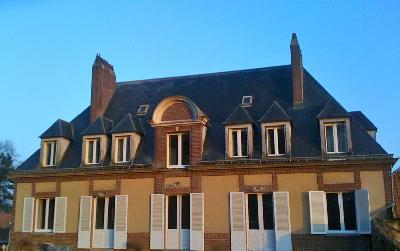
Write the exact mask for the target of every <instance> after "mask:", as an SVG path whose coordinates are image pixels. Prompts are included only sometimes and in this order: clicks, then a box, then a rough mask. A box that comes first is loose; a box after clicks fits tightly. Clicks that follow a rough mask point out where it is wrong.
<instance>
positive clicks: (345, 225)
mask: <svg viewBox="0 0 400 251" xmlns="http://www.w3.org/2000/svg"><path fill="white" fill-rule="evenodd" d="M326 204H327V213H328V231H331V232H347V231H357V217H356V207H355V196H354V191H351V192H338V193H326Z"/></svg>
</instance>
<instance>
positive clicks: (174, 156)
mask: <svg viewBox="0 0 400 251" xmlns="http://www.w3.org/2000/svg"><path fill="white" fill-rule="evenodd" d="M167 145H168V147H167V151H168V152H167V156H168V160H167V161H168V167H169V168H182V167H185V166H187V165H189V164H190V134H189V133H173V134H168V143H167Z"/></svg>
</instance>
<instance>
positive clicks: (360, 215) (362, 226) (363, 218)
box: [355, 189, 371, 234]
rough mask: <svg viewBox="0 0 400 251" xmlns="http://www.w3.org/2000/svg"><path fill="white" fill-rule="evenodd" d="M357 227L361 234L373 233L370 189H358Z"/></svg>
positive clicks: (356, 193) (356, 194) (356, 198)
mask: <svg viewBox="0 0 400 251" xmlns="http://www.w3.org/2000/svg"><path fill="white" fill-rule="evenodd" d="M355 201H356V210H357V229H358V233H360V234H370V233H371V216H370V212H369V195H368V190H367V189H363V190H356V191H355Z"/></svg>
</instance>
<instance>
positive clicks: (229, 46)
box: [0, 0, 400, 160]
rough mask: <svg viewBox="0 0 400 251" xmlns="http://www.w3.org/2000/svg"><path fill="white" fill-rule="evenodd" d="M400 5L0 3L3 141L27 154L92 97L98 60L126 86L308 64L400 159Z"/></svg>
mask: <svg viewBox="0 0 400 251" xmlns="http://www.w3.org/2000/svg"><path fill="white" fill-rule="evenodd" d="M399 20H400V2H399V1H232V0H231V1H183V0H182V1H173V0H169V1H72V0H69V1H40V0H38V1H27V0H20V1H12V0H2V1H0V24H1V25H0V69H1V74H0V94H1V95H0V107H2V113H1V115H2V116H1V120H0V139H1V140H4V139H10V140H12V141H13V142H14V144H15V147H16V150H17V152H18V153H19V155H20V159H21V160H23V159H25V158H27V157H28V156H29V155H30V154H31V153H33V152H34V151H35V150H36V149H37V148H38V147H39V143H40V140H39V138H38V136H39V135H40V134H41V133H42V132H44V131H45V130H46V129H47V128H48V127H49V126H50V125H51V124H52V123H53V122H54V121H55V120H56V119H58V118H62V119H65V120H71V119H73V118H74V117H75V116H76V115H77V114H79V113H80V112H81V111H82V110H83V109H84V108H86V107H87V106H88V105H89V102H90V82H91V66H92V63H93V60H94V58H95V55H96V53H100V54H101V55H102V56H103V57H104V58H106V59H107V60H108V61H109V62H110V63H111V64H113V65H114V68H115V71H116V75H117V81H126V80H135V79H146V78H155V77H166V76H177V75H188V74H196V73H208V72H216V71H226V70H237V69H246V68H256V67H264V66H273V65H282V64H289V63H290V51H289V42H290V36H291V33H292V32H296V33H297V35H298V38H299V41H300V45H301V48H302V51H303V60H304V61H303V62H304V66H305V68H306V69H307V70H308V71H309V72H311V74H312V75H313V76H314V77H315V78H316V79H317V80H318V81H319V82H320V83H321V84H322V85H323V86H324V87H325V88H326V89H327V90H328V91H329V92H330V93H331V94H332V95H333V96H334V97H335V98H336V99H337V100H338V101H339V102H340V103H341V104H342V105H343V106H344V107H345V108H346V109H347V110H349V111H352V110H361V111H363V112H364V113H365V114H366V115H367V116H368V117H369V118H370V119H371V120H372V121H373V122H374V123H375V124H376V126H377V127H378V141H379V143H380V144H381V145H382V146H383V147H384V148H385V149H386V150H387V151H388V152H389V153H394V154H395V155H396V156H399V155H400V130H399V129H398V128H399V125H400V114H399V97H400V93H399V92H400V80H399V77H398V72H399V69H398V67H399V61H398V60H399V58H400V46H399V41H400V32H399V28H398V22H399Z"/></svg>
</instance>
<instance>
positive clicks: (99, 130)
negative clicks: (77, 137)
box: [82, 117, 114, 135]
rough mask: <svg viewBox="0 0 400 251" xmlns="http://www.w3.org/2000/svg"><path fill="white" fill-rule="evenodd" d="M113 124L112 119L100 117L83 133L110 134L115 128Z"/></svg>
mask: <svg viewBox="0 0 400 251" xmlns="http://www.w3.org/2000/svg"><path fill="white" fill-rule="evenodd" d="M113 124H114V122H113V121H112V120H110V119H107V118H105V117H99V118H98V119H96V120H95V121H94V122H93V123H92V124H90V125H89V126H88V128H86V129H85V130H84V131H83V132H82V135H98V134H108V133H110V131H111V129H112V128H113Z"/></svg>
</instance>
